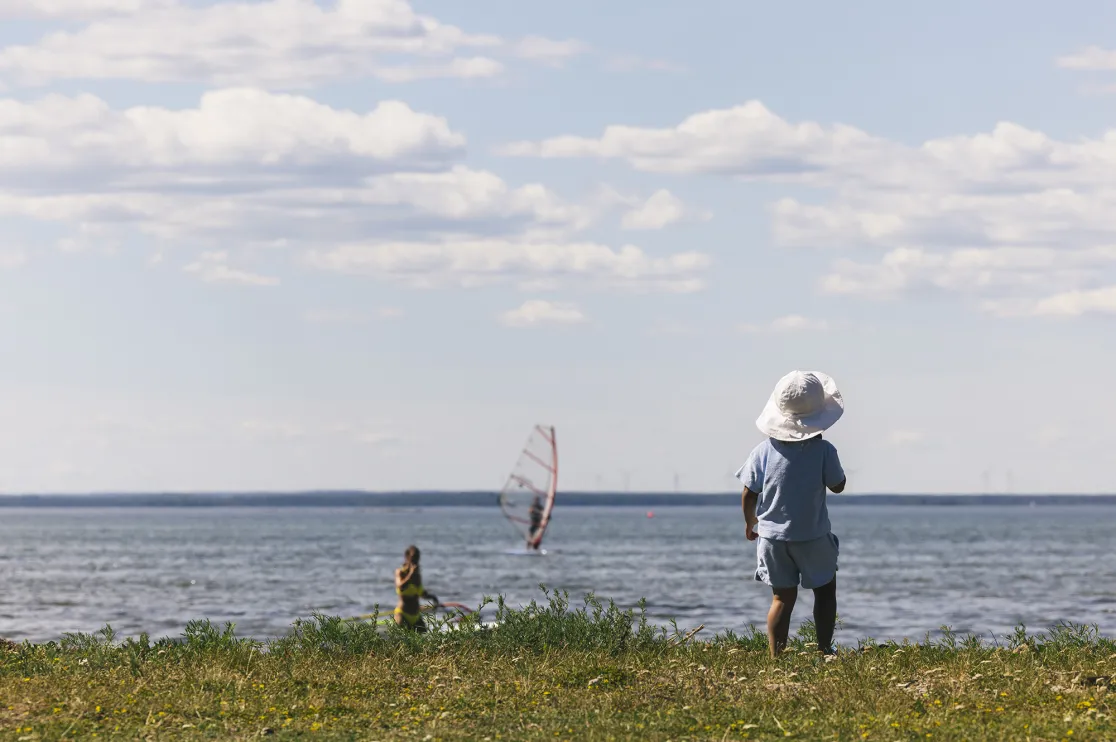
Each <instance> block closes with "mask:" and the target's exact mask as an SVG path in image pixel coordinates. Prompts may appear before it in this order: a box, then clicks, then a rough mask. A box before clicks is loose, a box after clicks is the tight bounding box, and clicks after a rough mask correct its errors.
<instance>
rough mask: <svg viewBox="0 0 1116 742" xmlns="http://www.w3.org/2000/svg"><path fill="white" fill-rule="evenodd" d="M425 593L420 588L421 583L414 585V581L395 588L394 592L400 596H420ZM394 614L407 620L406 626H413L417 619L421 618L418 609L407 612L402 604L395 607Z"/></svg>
mask: <svg viewBox="0 0 1116 742" xmlns="http://www.w3.org/2000/svg"><path fill="white" fill-rule="evenodd" d="M425 593H426V591H425V590H423V589H422V585H416V584H415V583H411V584H410V585H405V586H403V587H401V588H400V587H397V588H395V594H396V595H398V596H400V597H401V598H410V597H416V598H421V597H422V596H423V595H424V594H425ZM395 615H397V616H402V617H403V620H404V621H406V622H407V625H408V626H414V625H415V624H417V623H418V622H419V619H421V618H422V612H421V611H419V612H418V613H407V612H406V611H404V610H403V606H401V605H400V606H396V607H395Z"/></svg>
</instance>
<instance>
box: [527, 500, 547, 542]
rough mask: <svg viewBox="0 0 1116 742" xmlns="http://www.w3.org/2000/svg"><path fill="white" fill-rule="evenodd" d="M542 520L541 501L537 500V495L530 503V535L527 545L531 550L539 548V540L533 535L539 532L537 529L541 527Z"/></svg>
mask: <svg viewBox="0 0 1116 742" xmlns="http://www.w3.org/2000/svg"><path fill="white" fill-rule="evenodd" d="M542 519H543V504H542V500H541V499H540V498H539V496H538V495H535V499H534V500H532V501H531V535H530V536H528V538H527V545H528V546H530V547H531V548H532V549H538V548H539V539H538V538H537V537H536V535H535V534H537V533H538V532H539V528H540V527H541V526H542Z"/></svg>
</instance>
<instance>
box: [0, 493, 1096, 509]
mask: <svg viewBox="0 0 1116 742" xmlns="http://www.w3.org/2000/svg"><path fill="white" fill-rule="evenodd" d="M829 503H830V504H831V505H833V506H838V507H839V506H847V505H939V506H949V507H956V506H963V505H997V506H999V505H1014V506H1019V505H1024V506H1028V505H1031V504H1034V505H1060V506H1063V505H1116V494H1111V495H887V494H881V495H834V496H831V497H830V498H829ZM739 504H740V495H739V494H736V493H726V494H680V493H662V492H632V493H628V492H561V493H559V495H558V505H559V506H566V507H571V506H572V507H577V506H597V507H639V508H663V507H694V506H700V507H710V506H717V507H732V506H737V507H738V506H739ZM496 505H497V494H496V493H495V492H336V491H328V492H327V491H323V492H290V493H285V492H284V493H280V492H272V493H268V492H229V493H198V494H181V493H157V492H152V493H144V494H106V493H99V494H89V495H0V507H22V508H27V507H52V508H77V507H84V508H109V507H142V508H150V507H177V508H188V507H267V508H292V507H294V508H297V507H334V508H335V507H378V508H383V507H397V508H398V507H402V508H414V507H486V506H487V507H496Z"/></svg>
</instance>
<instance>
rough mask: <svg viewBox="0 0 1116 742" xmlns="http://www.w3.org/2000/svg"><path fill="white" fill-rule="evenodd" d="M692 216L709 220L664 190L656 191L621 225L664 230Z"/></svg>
mask: <svg viewBox="0 0 1116 742" xmlns="http://www.w3.org/2000/svg"><path fill="white" fill-rule="evenodd" d="M690 216H693V217H695V218H698V219H703V220H704V219H708V218H709V214H707V213H692V212H691V211H690V210H689V209H687V208H686V204H685V203H683V201H682V199H680V198H678V197H677V196H675V195H674V194H673V193H671V192H670V191H668V190H665V189H664V190H658V191H655V193H653V194H651V196H650V198H648V199H647V201H645V202H644V203H643V204H641V205H640V206H638V207H636V208H634V209H632V210H631V211H629V212H627V213H626V214H624V216H623V217H622V219H621V222H620V223H621V226H623V227H624V229H663V228H664V227H669V226H670V225H671V224H677V223H678V222H680V221H682V220H683V219H686V218H687V217H690Z"/></svg>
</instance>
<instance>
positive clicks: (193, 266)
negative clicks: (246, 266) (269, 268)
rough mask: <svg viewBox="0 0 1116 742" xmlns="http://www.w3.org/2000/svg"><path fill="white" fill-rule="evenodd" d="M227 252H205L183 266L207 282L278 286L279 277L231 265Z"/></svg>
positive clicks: (185, 269) (188, 271)
mask: <svg viewBox="0 0 1116 742" xmlns="http://www.w3.org/2000/svg"><path fill="white" fill-rule="evenodd" d="M228 262H229V255H228V253H226V252H205V253H202V254H201V256H200V257H199V258H198V259H197V260H196V261H194V262H193V263H190V264H188V265H186V266H184V267H183V268H182V270H184V271H186V272H187V273H193V274H195V275H197V276H198V278H200V279H201V280H203V281H205V282H206V283H238V284H242V285H244V286H278V285H279V279H278V278H275V277H274V276H263V275H260V274H258V273H250V272H248V271H244V270H240V269H237V268H233V267H231V266H230V265H229V264H228Z"/></svg>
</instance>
